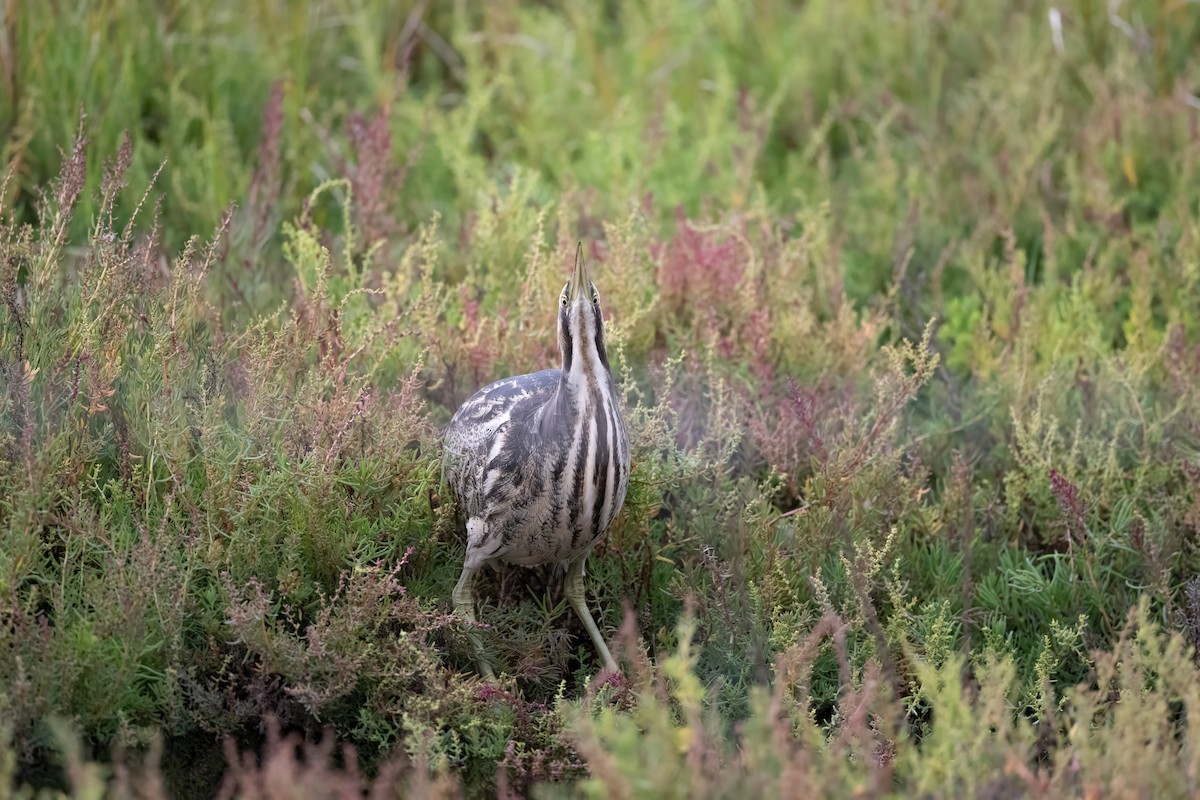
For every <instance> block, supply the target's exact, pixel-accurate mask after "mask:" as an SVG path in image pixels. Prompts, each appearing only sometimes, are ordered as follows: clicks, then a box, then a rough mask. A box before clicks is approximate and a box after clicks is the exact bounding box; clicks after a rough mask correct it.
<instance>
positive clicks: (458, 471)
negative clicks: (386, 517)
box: [443, 369, 562, 518]
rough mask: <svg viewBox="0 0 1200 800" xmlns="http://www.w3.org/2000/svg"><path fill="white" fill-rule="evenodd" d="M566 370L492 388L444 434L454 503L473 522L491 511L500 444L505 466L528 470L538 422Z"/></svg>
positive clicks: (467, 404)
mask: <svg viewBox="0 0 1200 800" xmlns="http://www.w3.org/2000/svg"><path fill="white" fill-rule="evenodd" d="M561 375H562V373H561V371H559V370H557V369H546V370H542V371H541V372H532V373H529V374H528V375H517V376H515V377H512V378H504V379H503V380H499V381H496V382H495V383H491V384H488V385H487V386H485V387H483V388H482V389H480V390H479V391H478V392H476V393H475V394H473V395H471V397H469V398H467V400H466V401H465V402H464V403H463V404H462V405H461V406H460V407H459V409H458V411H456V412H455V414H454V417H453V418H452V419H451V420H450V425H449V427H448V428H447V429H446V433H445V435H444V437H443V438H444V445H445V456H444V458H445V461H444V463H445V465H446V479H447V482H448V483H449V485H450V490H451V492H453V493H454V497H455V500H456V501H457V502H458V504H459V505H460V507H461V508H462V509H463V511H464V512H465V514H466V515H467V517H468V518H471V517H480V516H483V514H484V512H485V508H486V502H485V500H486V492H485V488H484V484H485V481H486V474H487V466H488V463H489V462H490V461H491V460H492V459H493V458H494V457H496V456H497V455H500V454H499V453H494V452H493V450H495V449H496V444H497V441H499V442H501V443H502V444H503V445H505V446H504V448H503V449H504V451H505V454H506V455H507V456H508V457H507V458H506V459H505V461H506V462H508V464H509V468H510V470H512V471H515V472H517V473H519V472H521V471H522V469H523V468H524V469H526V470H527V469H529V463H528V458H526V459H524V463H522V458H521V456H522V455H523V454H524V455H526V456H527V455H528V452H529V450H530V449H531V448H532V447H534V445H535V442H534V440H533V437H534V434H535V431H534V430H533V427H532V426H533V419H534V418H535V417H536V415H537V412H538V410H539V409H540V408H541V407H542V406H543V405H545V404H546V403H547V402H548V401H549V400H550V399H552V398H553V397H554V391H555V389H556V388H557V387H558V383H559V379H560V376H561Z"/></svg>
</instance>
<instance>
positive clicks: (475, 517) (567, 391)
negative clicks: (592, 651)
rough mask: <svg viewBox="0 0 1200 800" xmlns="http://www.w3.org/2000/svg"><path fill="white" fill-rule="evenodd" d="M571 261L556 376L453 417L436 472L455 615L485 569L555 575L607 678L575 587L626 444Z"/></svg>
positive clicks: (592, 292) (617, 485)
mask: <svg viewBox="0 0 1200 800" xmlns="http://www.w3.org/2000/svg"><path fill="white" fill-rule="evenodd" d="M582 251H583V244H582V242H580V243H579V246H578V247H577V249H576V251H575V268H574V271H573V274H572V275H571V277H570V279H569V280H568V281H567V282H566V285H564V286H563V289H562V292H561V293H560V294H559V297H558V307H557V331H558V350H559V357H560V362H561V366H560V367H559V368H557V369H544V370H541V371H539V372H532V373H529V374H525V375H517V376H515V377H511V378H504V379H501V380H498V381H495V382H494V383H491V384H488V385H487V386H484V387H483V388H481V389H479V391H477V392H476V393H475V394H473V395H472V396H471V397H469V398H468V399H467V400H466V401H464V402H463V404H462V405H461V406H460V407H459V408H458V410H457V411H456V412H455V413H454V416H453V417H452V418H451V420H450V423H449V425H448V426H447V428H446V431H445V433H444V434H443V470H444V472H443V474H444V477H445V480H446V484H447V486H448V488H449V490H450V494H451V496H452V497H453V498H454V500H455V502H456V503H457V505H458V507H459V509H460V510H461V512H462V516H464V517H465V518H466V533H467V547H466V555H465V557H464V559H463V568H462V573H461V575H460V577H459V579H458V583H457V585H456V586H455V587H454V591H453V595H452V600H453V604H454V611H455V613H457V614H459V615H460V616H462V617H463V618H465V619H466V620H468V621H469V622H470V623H472V624H474V623H475V622H476V619H475V598H474V594H473V590H472V584H473V581H474V578H475V575H476V574H477V573H478V571H479V570H480V569H482V568H483V567H485V566H495V565H496V564H498V563H509V564H515V565H519V566H524V567H531V566H537V565H541V564H552V563H553V564H557V565H558V566H559V567H560V568H563V567H565V569H566V578H565V580H564V594H565V595H566V598H567V601H568V603H569V604H570V605H571V607H572V608H573V609H574V610H575V612H576V613H577V614H578V615H579V618H580V620H581V621H582V622H583V626H584V627H585V628H586V629H587V632H588V634H589V636H590V637H591V639H592V643H593V644H594V645H595V648H596V651H597V654H598V655H599V657H600V659H601V661H603V662H604V667H605V670H606V671H612V672H615V671H617V666H616V662H615V661H614V660H613V657H612V654H611V653H610V652H609V649H608V646H607V645H606V644H605V641H604V637H603V636H601V635H600V630H599V628H598V627H597V626H596V622H595V620H594V619H592V615H591V613H590V612H589V611H588V606H587V599H586V590H585V585H584V577H585V575H586V561H587V557H588V555H589V554H590V553H591V551H592V548H593V547H595V545H596V543H597V542H598V541H600V540H601V538H602V537H603V536H604V535H605V533H606V532H607V531H608V529H609V527H610V526H611V525H612V523H613V521H614V520H615V519H616V517H617V515H618V514H619V513H620V511H621V508H622V506H623V505H624V503H625V494H626V491H627V489H628V488H629V471H630V445H629V434H628V431H627V429H626V425H625V419H624V417H623V415H622V413H621V402H620V396H619V395H618V392H617V385H616V383H615V381H614V380H613V376H612V370H611V368H610V366H609V361H608V352H607V350H606V348H605V341H604V314H603V312H602V310H601V307H600V292H599V291H598V290H597V288H596V285H595V284H594V283H593V282H592V280H591V275H590V271H589V270H588V269H587V268H586V266H585V263H584V259H583V252H582ZM468 636H469V638H470V640H471V643H472V645H473V647H474V650H475V655H476V658H477V660H478V663H479V671H480V673H481V674H482V675H483V676H484V678H486V679H494V673H493V672H492V669H491V666H490V664H489V663H488V659H487V657H486V653H485V651H484V648H483V645H482V642H481V641H480V639H479V636H478V634H477V633H476V632H475V630H474V629H473V628H472V629H470V630H468Z"/></svg>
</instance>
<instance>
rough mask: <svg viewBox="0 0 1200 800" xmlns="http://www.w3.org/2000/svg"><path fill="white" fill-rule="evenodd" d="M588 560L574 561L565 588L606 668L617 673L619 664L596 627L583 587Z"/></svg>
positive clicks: (583, 557)
mask: <svg viewBox="0 0 1200 800" xmlns="http://www.w3.org/2000/svg"><path fill="white" fill-rule="evenodd" d="M586 560H587V556H581V557H579V558H577V559H576V560H574V561H572V562H571V565H570V567H568V568H567V579H566V584H565V586H564V589H565V592H566V595H567V602H568V603H570V604H571V607H572V608H574V609H575V613H576V614H578V615H579V618H580V619H581V620H583V627H585V628H587V632H588V634H589V635H590V636H591V637H592V642H593V643H594V644H595V645H596V651H597V652H598V653H599V654H600V658H602V659H603V660H604V666H605V668H606V669H608V670H611V671H613V672H616V671H617V662H616V661H613V657H612V654H611V653H609V652H608V645H606V644H605V643H604V637H603V636H601V635H600V629H599V628H597V627H596V621H595V620H594V619H592V614H591V612H590V611H588V607H587V592H586V591H585V590H584V586H583V564H584V562H585V561H586Z"/></svg>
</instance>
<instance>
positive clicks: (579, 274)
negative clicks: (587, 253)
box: [569, 242, 591, 302]
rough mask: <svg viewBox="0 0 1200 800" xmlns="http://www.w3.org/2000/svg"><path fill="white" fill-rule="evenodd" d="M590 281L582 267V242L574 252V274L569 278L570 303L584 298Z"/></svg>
mask: <svg viewBox="0 0 1200 800" xmlns="http://www.w3.org/2000/svg"><path fill="white" fill-rule="evenodd" d="M590 284H591V281H590V280H588V275H587V270H586V269H585V268H584V266H583V242H580V243H579V247H578V248H576V250H575V273H574V275H573V276H572V277H571V284H570V291H569V294H570V296H571V300H572V302H574V301H575V300H578V299H579V298H580V297H586V296H587V291H588V287H589V285H590Z"/></svg>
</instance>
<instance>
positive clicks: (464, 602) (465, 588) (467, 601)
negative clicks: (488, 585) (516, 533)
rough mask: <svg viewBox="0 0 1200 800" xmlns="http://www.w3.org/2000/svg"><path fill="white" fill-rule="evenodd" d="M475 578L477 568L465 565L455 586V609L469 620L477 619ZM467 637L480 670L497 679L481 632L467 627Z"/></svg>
mask: <svg viewBox="0 0 1200 800" xmlns="http://www.w3.org/2000/svg"><path fill="white" fill-rule="evenodd" d="M474 579H475V569H474V568H472V567H463V571H462V575H460V576H459V578H458V585H456V586H455V587H454V594H453V595H452V596H453V598H454V611H455V613H457V614H459V615H461V616H462V617H463V618H464V619H466V620H468V621H469V622H474V621H475V597H474V596H473V595H472V593H471V583H472V582H473V581H474ZM467 638H468V639H470V640H471V644H472V645H473V646H474V648H475V657H476V658H477V659H479V672H480V674H481V675H483V677H484V678H486V679H487V680H489V681H491V680H495V679H496V675H495V673H493V672H492V665H491V664H489V663H488V660H487V656H486V654H485V653H484V651H483V640H482V639H480V638H479V632H478V631H476V630H475V629H474V628H468V629H467Z"/></svg>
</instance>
